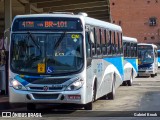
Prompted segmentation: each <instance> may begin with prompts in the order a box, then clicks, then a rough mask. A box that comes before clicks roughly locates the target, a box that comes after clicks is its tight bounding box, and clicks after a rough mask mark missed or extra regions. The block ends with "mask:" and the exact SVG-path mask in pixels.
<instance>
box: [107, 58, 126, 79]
mask: <svg viewBox="0 0 160 120" xmlns="http://www.w3.org/2000/svg"><path fill="white" fill-rule="evenodd" d="M104 60H105V61H107V62H110V63H111V64H113V65H114V66H115V67H116V68H117V70H118V71H119V73H120V75H121V76H122V78H123V75H124V70H123V57H112V58H104Z"/></svg>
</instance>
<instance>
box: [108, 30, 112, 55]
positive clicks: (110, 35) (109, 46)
mask: <svg viewBox="0 0 160 120" xmlns="http://www.w3.org/2000/svg"><path fill="white" fill-rule="evenodd" d="M107 45H108V46H107V52H108V55H111V53H112V32H111V31H109V40H108V41H107Z"/></svg>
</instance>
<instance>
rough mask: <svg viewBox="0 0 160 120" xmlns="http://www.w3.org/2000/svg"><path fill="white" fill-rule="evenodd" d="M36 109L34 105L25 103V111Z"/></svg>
mask: <svg viewBox="0 0 160 120" xmlns="http://www.w3.org/2000/svg"><path fill="white" fill-rule="evenodd" d="M35 109H36V105H35V104H33V103H27V110H35Z"/></svg>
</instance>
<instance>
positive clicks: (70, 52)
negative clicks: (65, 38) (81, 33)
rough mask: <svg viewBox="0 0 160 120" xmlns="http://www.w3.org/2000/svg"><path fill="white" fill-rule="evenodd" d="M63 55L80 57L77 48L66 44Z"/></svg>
mask: <svg viewBox="0 0 160 120" xmlns="http://www.w3.org/2000/svg"><path fill="white" fill-rule="evenodd" d="M65 55H66V56H77V57H81V55H80V52H78V48H76V49H75V48H74V47H73V46H67V51H66V53H65Z"/></svg>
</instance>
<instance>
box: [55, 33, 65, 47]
mask: <svg viewBox="0 0 160 120" xmlns="http://www.w3.org/2000/svg"><path fill="white" fill-rule="evenodd" d="M65 35H66V32H63V33H62V35H61V36H60V38H59V39H58V41H57V42H56V44H55V46H54V50H56V49H57V47H58V46H59V44H60V43H61V42H62V40H63V38H64V37H65Z"/></svg>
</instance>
